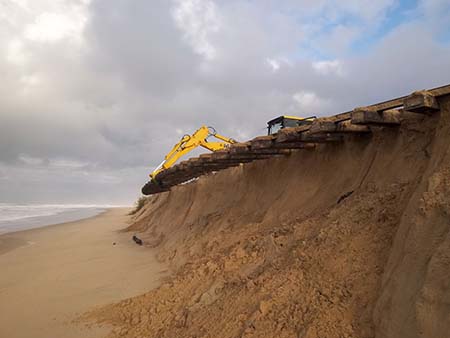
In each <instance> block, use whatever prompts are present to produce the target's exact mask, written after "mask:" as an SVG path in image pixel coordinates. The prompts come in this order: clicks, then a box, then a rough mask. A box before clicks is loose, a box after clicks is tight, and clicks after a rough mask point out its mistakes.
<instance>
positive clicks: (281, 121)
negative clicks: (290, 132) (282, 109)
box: [267, 115, 316, 135]
mask: <svg viewBox="0 0 450 338" xmlns="http://www.w3.org/2000/svg"><path fill="white" fill-rule="evenodd" d="M315 119H316V116H311V117H296V116H288V115H281V116H279V117H277V118H274V119H273V120H270V121H269V122H267V134H268V135H272V134H276V133H278V131H279V130H280V129H283V128H291V127H298V126H303V125H307V124H311V123H313V121H314V120H315Z"/></svg>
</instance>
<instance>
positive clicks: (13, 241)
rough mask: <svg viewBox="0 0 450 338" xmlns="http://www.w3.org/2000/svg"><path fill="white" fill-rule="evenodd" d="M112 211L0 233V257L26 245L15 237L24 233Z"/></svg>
mask: <svg viewBox="0 0 450 338" xmlns="http://www.w3.org/2000/svg"><path fill="white" fill-rule="evenodd" d="M114 209H116V208H108V209H105V210H103V211H100V213H98V214H96V215H93V216H89V217H85V218H81V219H78V220H75V221H67V222H61V223H55V224H47V225H42V226H38V227H35V228H29V229H21V230H17V231H11V232H5V233H0V255H2V254H4V253H6V252H8V251H11V250H14V249H16V248H20V247H22V246H26V245H27V244H28V242H27V241H23V240H21V239H20V238H16V237H17V235H18V236H20V235H26V233H28V232H31V231H39V230H41V229H48V228H51V227H58V226H63V225H69V224H73V223H79V222H83V221H87V220H94V219H95V218H97V217H100V216H102V215H104V214H105V213H107V212H109V211H111V210H114ZM117 209H128V208H117Z"/></svg>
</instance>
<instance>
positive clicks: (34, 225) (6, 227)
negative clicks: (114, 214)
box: [0, 206, 132, 236]
mask: <svg viewBox="0 0 450 338" xmlns="http://www.w3.org/2000/svg"><path fill="white" fill-rule="evenodd" d="M131 208H132V207H131V206H130V207H125V206H117V207H112V206H111V207H100V206H99V207H89V208H73V209H68V210H64V211H62V212H57V213H54V214H49V215H43V216H30V217H24V218H21V219H17V220H16V219H13V220H10V221H2V222H0V236H2V235H5V234H11V233H16V232H21V231H28V230H33V229H39V228H44V227H48V226H53V225H61V224H66V223H72V222H78V221H82V220H85V219H89V218H92V217H96V216H98V215H101V214H103V213H105V212H107V211H108V210H113V209H131Z"/></svg>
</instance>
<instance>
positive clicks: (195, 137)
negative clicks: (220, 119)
mask: <svg viewBox="0 0 450 338" xmlns="http://www.w3.org/2000/svg"><path fill="white" fill-rule="evenodd" d="M209 137H215V138H216V139H218V140H220V141H217V142H208V138H209ZM233 143H236V141H235V140H233V139H232V138H228V137H225V136H223V135H220V134H218V133H217V132H216V130H215V129H214V128H212V127H206V126H201V127H200V128H199V129H197V130H196V131H195V132H194V133H193V134H192V135H184V136H183V137H182V138H181V140H180V141H179V142H178V143H177V144H175V145H174V146H173V148H172V149H171V150H170V151H169V152H168V153H167V155H166V156H165V157H164V160H163V161H162V162H161V164H160V165H159V166H157V167H156V168H155V170H153V172H152V173H151V174H150V179H151V180H150V181H149V182H147V184H146V185H145V186H144V187H143V188H142V193H143V194H144V195H148V194H151V193H153V192H152V191H153V190H154V189H158V188H161V189H162V187H161V186H160V185H159V182H158V181H157V176H158V174H160V173H161V172H163V171H165V170H167V169H169V168H171V167H172V166H173V165H174V164H175V163H176V162H177V161H178V159H179V158H180V157H182V156H183V155H185V154H187V153H189V152H191V151H192V150H194V149H196V148H197V147H203V148H205V149H208V150H210V151H218V150H224V149H226V148H228V147H229V146H230V144H233ZM162 191H164V190H162Z"/></svg>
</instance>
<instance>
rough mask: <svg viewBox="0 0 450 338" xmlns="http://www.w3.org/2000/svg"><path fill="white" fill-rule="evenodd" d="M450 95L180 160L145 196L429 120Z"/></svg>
mask: <svg viewBox="0 0 450 338" xmlns="http://www.w3.org/2000/svg"><path fill="white" fill-rule="evenodd" d="M445 95H450V85H445V86H442V87H437V88H433V89H429V90H422V91H416V92H413V93H412V94H410V95H407V96H402V97H399V98H395V99H392V100H388V101H384V102H381V103H377V104H373V105H370V106H366V107H358V108H355V109H353V110H352V111H348V112H344V113H340V114H337V115H333V116H329V117H322V118H317V119H316V120H315V121H314V122H313V123H312V124H310V125H303V126H299V127H293V128H284V129H281V130H280V131H279V132H278V133H276V134H273V135H268V136H259V137H255V138H254V139H252V140H250V141H247V142H242V143H234V144H231V145H230V146H229V147H228V148H226V149H224V150H219V151H215V152H212V153H208V154H203V155H200V156H199V157H194V158H191V159H189V160H186V161H182V162H180V163H179V164H176V165H174V166H173V167H171V168H169V169H167V170H165V171H162V172H160V173H159V174H158V175H157V176H156V177H155V178H154V179H152V180H151V181H149V182H147V183H146V184H145V185H144V187H143V188H142V193H143V194H144V195H152V194H157V193H161V192H165V191H169V190H170V188H171V187H173V186H176V185H179V184H182V183H184V182H187V181H189V180H192V179H194V178H197V177H199V176H202V175H205V174H208V173H211V172H215V171H220V170H223V169H227V168H230V167H235V166H239V165H241V164H245V163H249V162H253V161H259V160H267V159H270V158H273V157H280V156H288V155H289V154H291V152H293V151H303V150H313V149H314V148H315V147H316V146H317V145H318V144H324V143H325V144H326V143H338V142H341V141H343V140H344V138H345V137H346V135H349V134H360V135H370V133H371V132H372V128H376V127H380V126H381V127H397V126H399V125H400V124H401V123H402V121H404V120H405V119H407V118H408V117H409V116H410V114H425V115H432V114H434V113H436V112H438V111H439V98H440V97H443V96H445Z"/></svg>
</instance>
